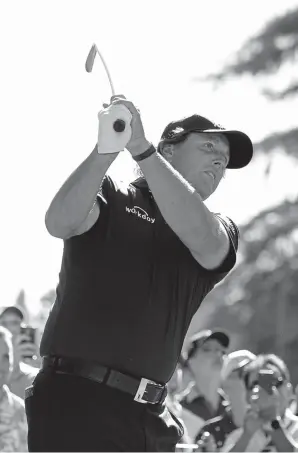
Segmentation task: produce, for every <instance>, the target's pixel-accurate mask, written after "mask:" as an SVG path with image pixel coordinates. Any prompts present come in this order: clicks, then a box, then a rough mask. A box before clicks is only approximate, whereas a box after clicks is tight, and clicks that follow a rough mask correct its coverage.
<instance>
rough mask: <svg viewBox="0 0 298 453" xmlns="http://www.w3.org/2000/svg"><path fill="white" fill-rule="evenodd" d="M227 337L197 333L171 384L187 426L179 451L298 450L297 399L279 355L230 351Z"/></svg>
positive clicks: (172, 403) (174, 405) (171, 401)
mask: <svg viewBox="0 0 298 453" xmlns="http://www.w3.org/2000/svg"><path fill="white" fill-rule="evenodd" d="M229 343H230V340H229V336H228V335H227V334H226V333H224V332H222V331H211V330H205V331H202V332H199V333H198V334H196V335H194V336H193V337H192V338H191V339H190V341H189V345H188V348H187V350H186V351H185V353H184V355H183V356H182V357H181V360H180V362H179V364H178V366H177V368H176V372H175V374H174V376H173V377H172V379H171V381H170V383H169V395H168V405H169V407H170V408H171V410H172V411H174V412H175V415H176V416H177V417H178V418H180V420H181V421H182V422H183V425H184V431H185V432H184V437H183V439H182V440H181V443H180V444H179V445H178V446H177V451H210V452H211V451H212V452H217V451H225V452H228V451H231V452H244V451H254V452H263V451H266V452H268V451H269V452H271V451H298V416H297V395H296V394H295V391H294V388H293V385H292V383H291V378H290V374H289V370H288V367H287V365H286V364H285V362H284V361H283V360H282V359H281V358H280V357H278V356H276V355H275V354H259V355H255V354H253V353H252V352H251V351H248V350H237V351H233V352H230V353H228V348H229Z"/></svg>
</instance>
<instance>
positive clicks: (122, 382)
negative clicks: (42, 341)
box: [41, 356, 167, 404]
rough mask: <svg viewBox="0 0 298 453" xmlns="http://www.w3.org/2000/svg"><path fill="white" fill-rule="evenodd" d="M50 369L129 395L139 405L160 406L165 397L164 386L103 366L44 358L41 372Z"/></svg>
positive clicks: (50, 357) (49, 357) (59, 358)
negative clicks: (89, 380)
mask: <svg viewBox="0 0 298 453" xmlns="http://www.w3.org/2000/svg"><path fill="white" fill-rule="evenodd" d="M47 368H51V369H52V370H53V371H54V372H55V373H58V374H70V375H73V376H79V377H84V378H87V379H91V380H92V381H95V382H98V383H100V384H105V385H108V386H109V387H112V388H115V389H118V390H121V391H122V392H126V393H130V394H131V395H132V396H133V397H134V400H135V401H137V402H139V403H149V404H158V403H159V404H160V403H163V402H164V400H165V398H166V396H167V389H166V386H165V385H161V384H158V383H156V382H154V381H150V380H149V379H145V378H141V379H137V378H134V377H132V376H128V375H127V374H124V373H121V372H120V371H116V370H112V369H110V368H107V367H105V366H102V365H99V364H96V363H92V362H87V361H84V360H78V359H68V358H64V357H56V356H45V357H43V359H42V367H41V369H42V370H45V369H47Z"/></svg>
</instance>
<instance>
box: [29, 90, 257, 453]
mask: <svg viewBox="0 0 298 453" xmlns="http://www.w3.org/2000/svg"><path fill="white" fill-rule="evenodd" d="M111 106H112V109H114V110H115V109H116V114H115V115H116V116H117V114H118V113H119V110H117V109H118V108H119V106H121V108H122V109H123V107H125V109H127V111H128V112H129V116H127V115H126V116H125V118H124V122H125V130H124V131H123V132H119V133H118V132H116V131H115V129H114V128H113V124H114V122H115V118H116V116H115V115H113V114H111V113H107V112H105V113H106V114H105V115H104V116H102V115H100V116H99V131H100V133H99V142H98V144H97V145H96V147H95V149H94V150H93V151H92V152H91V154H90V155H89V156H87V158H86V159H85V160H84V162H83V163H82V164H81V165H80V166H79V167H78V168H77V169H76V170H75V171H74V172H73V173H72V174H71V176H70V177H69V178H68V179H67V180H66V182H65V183H64V184H63V186H62V187H61V189H60V190H59V191H58V193H57V194H56V196H55V197H54V199H53V201H52V203H51V204H50V207H49V209H48V211H47V214H46V226H47V229H48V231H49V233H50V234H51V235H52V236H54V237H57V238H61V239H63V241H64V251H63V259H62V266H61V272H60V276H59V284H58V287H57V299H56V302H55V304H54V306H53V309H52V311H51V313H50V315H49V319H48V321H47V324H46V328H45V331H44V335H43V338H42V342H41V347H40V352H41V356H43V365H42V369H41V371H40V373H39V374H38V376H37V377H36V379H35V382H34V383H33V386H32V387H30V388H29V389H28V390H27V396H26V412H27V418H28V425H29V434H28V445H29V450H30V451H174V450H175V445H176V443H177V442H178V441H179V439H180V438H181V436H182V434H183V432H182V427H181V425H180V424H179V421H178V420H177V419H176V418H175V417H174V416H173V415H172V414H171V413H170V412H169V410H168V409H167V408H166V406H165V404H164V400H165V397H166V384H167V382H168V381H169V379H170V378H171V376H172V374H173V372H174V370H175V366H176V364H177V361H178V359H179V356H180V352H181V348H182V344H183V341H184V337H185V335H186V332H187V329H188V327H189V324H190V321H191V319H192V317H193V315H194V314H195V312H196V311H197V309H198V308H199V306H200V304H201V302H202V300H203V299H204V297H205V296H206V294H207V293H208V292H210V291H211V290H212V288H213V287H214V286H215V284H217V283H218V282H219V281H220V280H222V279H223V278H224V277H225V276H226V275H227V274H228V272H229V271H230V270H231V269H232V268H233V266H234V264H235V260H236V251H237V244H238V230H237V227H236V226H235V224H234V223H233V222H232V221H231V220H230V219H228V218H226V217H224V216H222V215H219V214H213V213H212V212H210V211H209V210H208V209H207V207H206V206H205V204H204V201H205V200H206V199H207V198H208V197H209V196H210V195H211V194H212V193H213V192H214V191H215V190H216V188H217V187H218V185H219V183H220V181H221V179H222V177H223V174H224V172H225V170H226V168H241V167H244V166H245V165H247V164H248V163H249V162H250V160H251V157H252V153H253V149H252V143H251V141H250V139H249V138H248V136H247V135H245V134H244V133H242V132H239V131H228V130H225V129H221V128H220V127H219V126H217V125H215V124H213V123H212V122H211V121H209V120H207V119H206V118H204V117H202V116H199V115H193V116H190V117H187V118H183V119H182V120H179V121H173V122H172V123H170V124H169V125H168V126H167V127H166V129H165V131H164V133H163V134H162V138H161V140H160V142H159V145H158V148H157V149H156V148H155V147H154V146H153V145H152V144H151V143H150V141H148V138H147V136H146V133H145V130H144V127H143V124H142V120H141V116H140V113H139V112H138V110H137V109H136V108H135V106H134V104H133V103H132V102H130V101H128V100H126V99H125V98H124V97H122V96H114V97H113V98H112V101H111ZM125 109H124V110H122V111H123V112H124V111H126V110H125ZM110 112H111V111H110ZM117 112H118V113H117ZM128 118H131V120H130V123H129V120H128ZM117 133H118V134H119V135H118V136H117V137H115V134H117ZM113 140H115V150H114V151H112V150H111V148H112V145H113V143H114V142H113ZM103 143H106V146H108V147H109V152H108V153H107V152H106V149H105V148H104V146H103ZM125 147H126V149H127V150H128V151H129V152H130V154H131V155H132V157H133V158H134V159H135V161H137V162H138V164H139V166H140V169H141V171H142V173H143V175H144V177H141V178H139V179H138V180H136V181H134V182H133V183H131V184H129V185H128V186H127V187H123V186H122V185H121V186H120V185H118V184H117V183H116V182H115V181H113V180H112V179H111V178H110V177H109V176H107V175H106V173H107V170H108V169H109V167H110V165H111V164H112V162H113V161H114V160H115V159H116V157H117V155H118V153H119V151H120V150H122V149H124V148H125ZM115 151H116V152H115Z"/></svg>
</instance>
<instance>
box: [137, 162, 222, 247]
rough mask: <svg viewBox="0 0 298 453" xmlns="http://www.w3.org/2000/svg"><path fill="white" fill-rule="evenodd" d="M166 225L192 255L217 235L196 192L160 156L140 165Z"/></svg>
mask: <svg viewBox="0 0 298 453" xmlns="http://www.w3.org/2000/svg"><path fill="white" fill-rule="evenodd" d="M139 165H140V168H141V170H142V172H143V173H144V175H145V178H146V181H147V183H148V185H149V187H150V190H151V191H152V194H153V196H154V199H155V201H156V203H157V205H158V207H159V209H160V211H161V214H162V215H163V217H164V219H165V221H166V222H167V223H168V225H169V226H170V227H171V228H172V230H173V231H174V232H175V233H176V234H177V236H178V237H179V238H180V239H181V240H182V242H184V243H185V245H186V246H188V247H189V248H190V249H191V250H192V251H194V252H199V251H200V245H201V244H203V243H205V242H206V240H207V241H208V240H209V241H210V240H211V239H212V240H213V238H214V237H216V235H217V233H218V224H217V222H216V220H215V219H214V216H213V214H211V213H210V211H209V210H208V209H207V207H206V206H205V204H204V202H203V201H202V199H201V197H200V195H199V194H198V193H196V192H195V189H194V188H193V187H192V186H191V185H190V184H189V183H188V182H187V181H186V180H185V179H184V178H183V177H182V176H181V175H180V173H178V172H177V171H176V170H175V169H174V168H173V167H172V166H171V164H169V163H168V162H167V161H166V160H165V159H164V158H163V157H162V156H161V155H160V154H159V153H155V154H153V155H151V156H150V157H148V158H147V159H144V160H143V161H140V162H139Z"/></svg>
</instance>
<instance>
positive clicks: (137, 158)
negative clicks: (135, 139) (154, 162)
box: [132, 144, 156, 162]
mask: <svg viewBox="0 0 298 453" xmlns="http://www.w3.org/2000/svg"><path fill="white" fill-rule="evenodd" d="M152 154H156V148H155V146H154V145H152V144H151V146H149V148H147V149H146V151H144V152H143V153H141V154H137V155H136V156H132V157H133V159H134V160H135V161H136V162H141V161H142V160H145V159H147V158H148V157H150V156H152Z"/></svg>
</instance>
